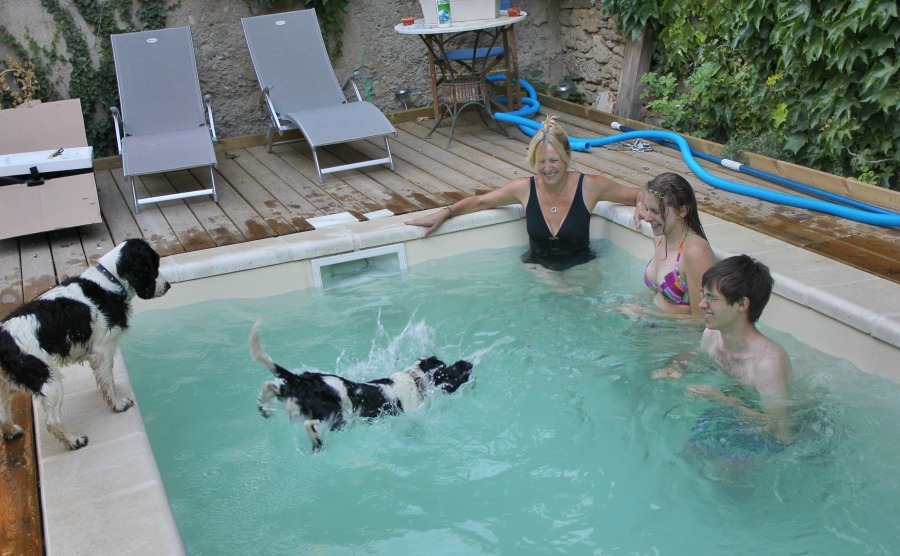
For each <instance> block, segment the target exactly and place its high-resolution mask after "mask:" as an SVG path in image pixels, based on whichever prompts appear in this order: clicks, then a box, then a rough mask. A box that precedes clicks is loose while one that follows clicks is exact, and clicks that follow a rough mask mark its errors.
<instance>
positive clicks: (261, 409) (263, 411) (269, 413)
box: [258, 405, 272, 419]
mask: <svg viewBox="0 0 900 556" xmlns="http://www.w3.org/2000/svg"><path fill="white" fill-rule="evenodd" d="M258 407H259V414H260V415H262V416H263V417H265V418H266V419H268V418H269V417H271V416H272V410H271V409H269V408H268V407H266V406H264V405H260V406H258Z"/></svg>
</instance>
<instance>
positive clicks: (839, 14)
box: [596, 0, 900, 189]
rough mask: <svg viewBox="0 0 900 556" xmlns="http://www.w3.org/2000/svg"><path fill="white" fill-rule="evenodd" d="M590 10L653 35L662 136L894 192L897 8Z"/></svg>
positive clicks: (631, 3) (668, 3)
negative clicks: (707, 142) (770, 157)
mask: <svg viewBox="0 0 900 556" xmlns="http://www.w3.org/2000/svg"><path fill="white" fill-rule="evenodd" d="M596 3H597V4H599V6H600V8H601V9H603V10H604V11H606V12H608V13H611V14H613V15H615V16H616V17H617V20H618V23H619V26H620V29H621V31H623V32H625V33H628V34H631V35H632V36H635V37H636V36H637V35H639V34H640V33H641V32H642V30H643V29H644V28H645V27H647V28H649V29H650V30H651V32H653V34H654V35H655V36H656V38H657V52H656V54H655V56H654V58H655V63H656V71H655V72H654V73H653V74H652V75H650V76H648V77H647V78H646V82H647V84H648V85H649V90H650V92H651V93H652V94H653V96H652V97H651V103H650V105H649V106H650V108H651V109H652V110H654V111H656V112H657V113H658V114H659V115H660V116H662V117H663V118H664V119H665V120H666V122H665V124H664V125H666V126H667V127H671V128H672V129H675V130H676V131H682V132H685V133H692V134H699V135H701V136H705V137H708V138H710V139H713V140H716V141H719V142H722V143H726V146H729V145H728V143H729V142H731V143H732V145H731V146H735V145H737V146H744V145H750V144H751V143H752V142H753V141H751V139H758V140H761V145H760V146H758V147H757V148H765V149H769V150H770V151H771V152H773V153H782V154H781V158H786V159H788V160H792V161H795V162H798V163H801V164H805V165H808V166H812V167H815V168H819V169H821V170H824V171H827V172H831V173H835V174H838V175H843V176H849V177H854V178H858V179H861V180H863V181H867V182H870V183H876V184H879V185H882V186H885V187H890V188H892V189H900V181H898V180H900V149H898V148H897V145H898V144H900V124H898V122H900V53H898V49H897V45H898V44H900V17H898V7H897V2H896V1H895V0H855V1H854V2H846V1H842V0H822V1H820V2H810V1H808V0H801V1H796V2H783V1H780V0H716V1H712V0H681V1H674V0H596ZM761 154H768V153H761Z"/></svg>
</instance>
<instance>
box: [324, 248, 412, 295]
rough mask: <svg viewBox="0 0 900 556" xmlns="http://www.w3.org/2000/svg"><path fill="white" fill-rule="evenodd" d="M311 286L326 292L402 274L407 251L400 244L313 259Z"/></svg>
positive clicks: (405, 266)
mask: <svg viewBox="0 0 900 556" xmlns="http://www.w3.org/2000/svg"><path fill="white" fill-rule="evenodd" d="M311 264H312V275H313V284H314V285H315V286H316V287H317V288H322V289H324V290H329V289H332V288H338V287H343V286H351V285H355V284H359V283H361V282H364V281H366V280H371V279H372V278H381V277H384V276H394V275H397V274H400V273H401V272H403V271H405V270H406V268H407V264H406V248H405V247H404V245H403V244H402V243H397V244H394V245H385V246H383V247H375V248H372V249H363V250H361V251H353V252H352V253H342V254H340V255H333V256H330V257H322V258H319V259H313V260H312V261H311Z"/></svg>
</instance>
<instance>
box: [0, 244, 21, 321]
mask: <svg viewBox="0 0 900 556" xmlns="http://www.w3.org/2000/svg"><path fill="white" fill-rule="evenodd" d="M24 300H25V299H24V294H23V292H22V263H21V260H20V258H19V240H18V239H17V238H9V239H0V318H3V317H5V316H6V315H8V314H9V313H10V311H12V310H13V309H15V308H16V307H18V306H19V305H21V304H22V302H23V301H24Z"/></svg>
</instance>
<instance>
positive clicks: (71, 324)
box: [0, 239, 170, 450]
mask: <svg viewBox="0 0 900 556" xmlns="http://www.w3.org/2000/svg"><path fill="white" fill-rule="evenodd" d="M169 287H170V285H169V282H167V281H166V280H165V278H163V276H162V275H161V274H160V273H159V254H158V253H157V252H156V251H154V250H153V248H152V247H151V246H150V244H149V243H147V242H146V241H144V240H143V239H129V240H126V241H124V242H122V243H120V244H119V245H118V246H116V248H115V249H113V250H112V251H110V252H109V253H107V254H105V255H103V256H102V257H100V260H99V261H97V263H96V264H95V265H93V266H91V267H90V268H88V269H87V270H85V271H84V272H83V273H82V274H81V276H77V277H75V278H69V279H68V280H65V281H64V282H62V283H61V284H59V285H58V286H56V287H54V288H51V289H50V290H48V291H47V292H46V293H44V294H43V295H41V296H40V297H38V298H36V299H34V300H32V301H30V302H28V303H25V304H24V305H22V306H21V307H19V308H18V309H16V310H14V311H13V312H12V313H10V314H9V315H7V316H6V318H4V319H3V320H2V321H0V432H2V433H3V437H4V438H6V439H8V440H11V439H13V438H17V437H19V436H22V427H20V426H19V425H16V424H15V423H13V422H12V415H11V407H10V406H11V403H12V395H13V391H14V390H23V391H27V392H30V393H31V394H32V395H33V396H36V397H39V398H40V400H41V403H42V404H43V407H44V415H45V424H46V427H47V430H48V431H50V432H51V433H52V434H53V436H55V437H56V438H57V439H59V441H60V442H62V443H63V444H65V445H66V447H68V448H69V449H71V450H77V449H78V448H81V447H84V446H86V445H87V443H88V437H87V436H85V435H83V434H70V433H68V432H66V430H65V428H64V427H63V424H62V401H63V386H62V375H61V372H62V369H63V367H65V366H66V365H72V364H76V363H83V362H88V363H89V364H90V366H91V369H92V370H93V372H94V378H95V379H96V381H97V387H98V389H99V390H100V394H101V395H102V396H103V399H104V400H106V403H107V404H108V405H109V407H110V408H111V409H112V410H113V411H115V412H116V413H120V412H122V411H125V410H126V409H128V408H129V407H131V406H132V405H133V404H134V402H133V401H131V400H130V399H128V398H119V397H118V396H117V394H116V385H115V383H114V382H113V361H114V359H115V356H116V354H117V353H118V351H119V340H120V339H121V337H122V335H123V334H124V333H125V331H126V330H127V329H128V319H129V318H130V317H131V301H132V299H133V298H134V296H135V295H136V296H138V297H140V298H141V299H152V298H155V297H160V296H162V295H164V294H165V293H166V292H167V291H169Z"/></svg>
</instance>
